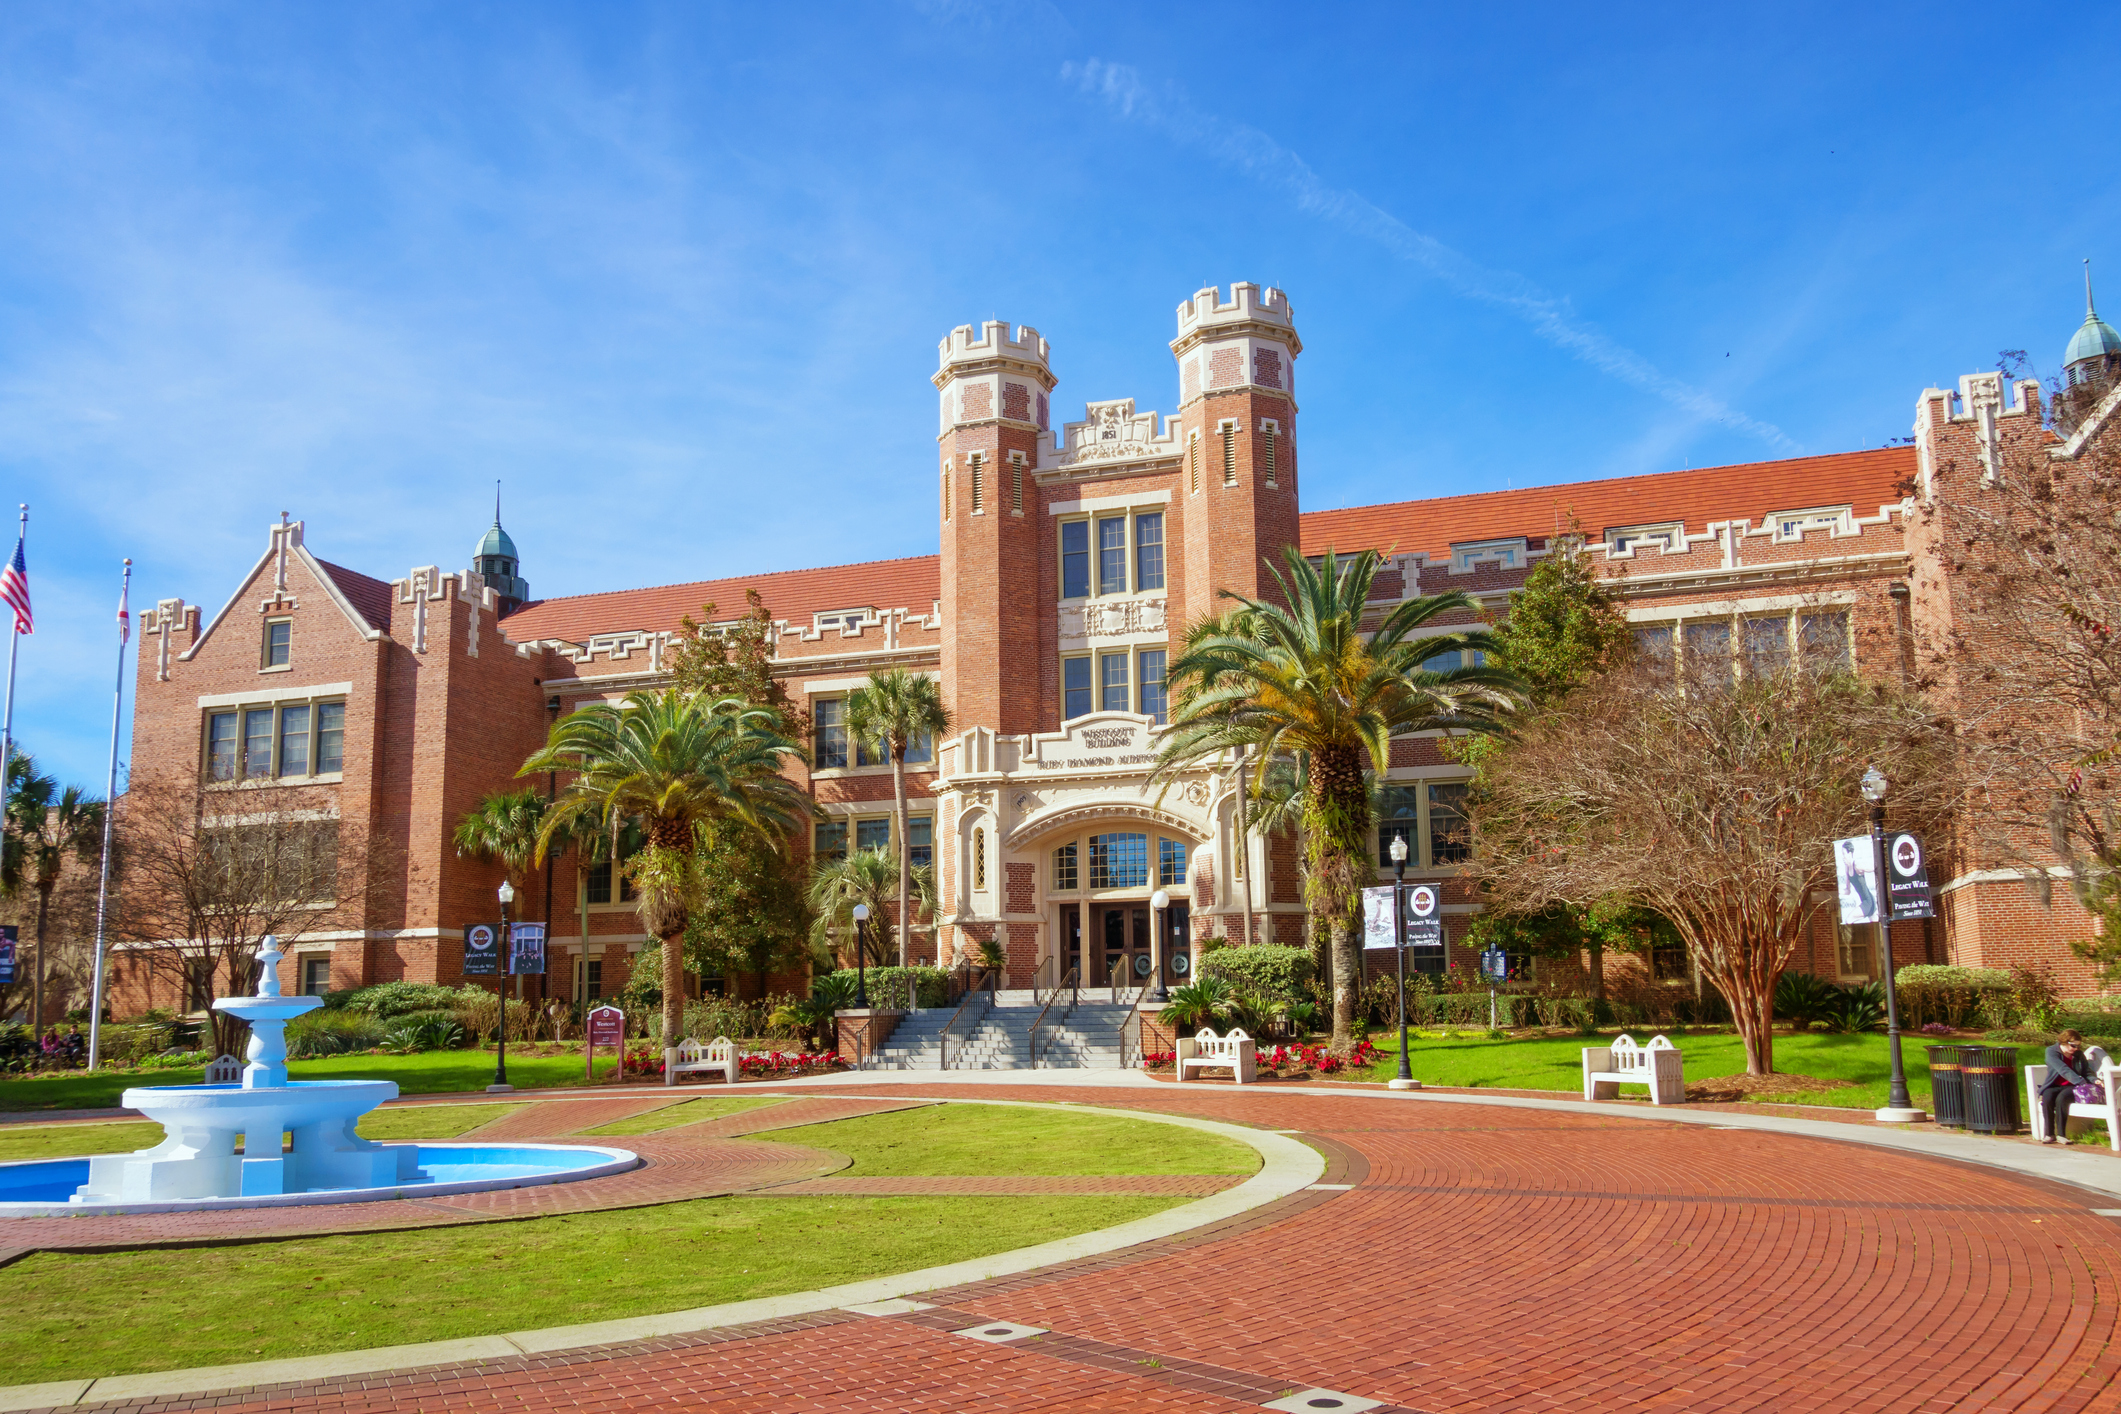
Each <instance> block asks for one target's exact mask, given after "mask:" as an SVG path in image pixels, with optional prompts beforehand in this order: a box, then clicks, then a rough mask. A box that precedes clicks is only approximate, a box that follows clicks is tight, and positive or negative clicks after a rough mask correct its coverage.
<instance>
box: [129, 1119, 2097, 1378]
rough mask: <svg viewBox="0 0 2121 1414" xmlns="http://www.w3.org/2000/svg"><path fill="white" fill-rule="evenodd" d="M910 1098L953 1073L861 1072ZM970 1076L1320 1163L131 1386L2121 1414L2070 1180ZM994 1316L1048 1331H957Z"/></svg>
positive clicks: (2084, 1229)
mask: <svg viewBox="0 0 2121 1414" xmlns="http://www.w3.org/2000/svg"><path fill="white" fill-rule="evenodd" d="M894 1092H896V1093H899V1094H903V1095H909V1096H920V1095H937V1094H945V1093H949V1089H948V1087H947V1086H944V1085H942V1084H940V1083H936V1082H930V1083H925V1084H920V1085H916V1086H907V1087H903V1088H900V1087H885V1088H883V1089H881V1090H879V1089H878V1088H875V1087H865V1088H864V1089H863V1090H862V1092H861V1093H862V1095H863V1096H864V1097H869V1096H876V1097H878V1098H884V1097H888V1096H889V1095H891V1094H892V1093H894ZM958 1093H961V1094H963V1095H964V1096H965V1097H966V1098H970V1099H1029V1100H1036V1101H1044V1102H1052V1101H1059V1100H1073V1101H1077V1102H1081V1103H1085V1104H1089V1105H1098V1106H1103V1107H1109V1108H1117V1109H1151V1110H1156V1111H1162V1112H1169V1113H1187V1114H1196V1115H1202V1116H1206V1117H1209V1118H1215V1119H1222V1120H1227V1121H1233V1122H1238V1123H1250V1124H1255V1125H1259V1126H1262V1127H1266V1128H1276V1129H1281V1128H1289V1127H1292V1126H1302V1127H1303V1129H1304V1133H1305V1136H1306V1137H1307V1138H1308V1139H1310V1140H1312V1141H1313V1142H1315V1143H1317V1144H1318V1145H1319V1147H1320V1148H1321V1149H1323V1150H1324V1151H1325V1152H1326V1153H1327V1155H1328V1156H1329V1166H1328V1171H1327V1173H1326V1175H1325V1177H1324V1179H1323V1181H1322V1183H1321V1186H1320V1187H1319V1188H1318V1189H1315V1190H1312V1191H1307V1192H1304V1193H1299V1194H1296V1195H1293V1196H1292V1197H1290V1198H1287V1199H1284V1200H1282V1201H1281V1202H1279V1203H1277V1204H1273V1205H1270V1206H1269V1207H1266V1208H1262V1209H1257V1210H1254V1211H1253V1212H1251V1213H1247V1214H1245V1215H1243V1216H1241V1217H1239V1218H1235V1219H1231V1220H1230V1221H1228V1222H1226V1223H1224V1224H1222V1225H1220V1226H1218V1227H1215V1228H1210V1229H1204V1230H1201V1231H1197V1232H1192V1233H1187V1234H1183V1235H1181V1236H1180V1237H1177V1238H1173V1239H1169V1240H1167V1241H1164V1242H1156V1243H1149V1244H1144V1245H1143V1246H1141V1247H1138V1248H1134V1249H1130V1250H1129V1251H1127V1252H1121V1253H1111V1254H1106V1255H1104V1256H1101V1257H1096V1258H1091V1259H1086V1260H1085V1261H1082V1262H1078V1263H1071V1264H1067V1265H1063V1266H1060V1267H1055V1268H1048V1269H1045V1270H1042V1271H1039V1272H1034V1273H1028V1274H1024V1275H1020V1276H1015V1277H1009V1278H1004V1279H1000V1280H996V1281H992V1282H984V1283H977V1284H973V1285H969V1286H965V1287H960V1288H956V1289H953V1290H951V1291H946V1292H931V1293H927V1294H925V1296H924V1298H923V1299H924V1300H926V1301H928V1302H932V1303H934V1309H928V1310H915V1311H908V1312H905V1313H903V1314H898V1315H889V1316H868V1317H855V1316H851V1315H843V1314H840V1313H832V1314H827V1315H822V1316H812V1317H807V1318H802V1319H798V1320H791V1321H786V1322H781V1323H777V1324H775V1325H771V1326H761V1327H752V1328H748V1329H737V1330H725V1331H717V1332H711V1333H702V1334H699V1335H695V1336H687V1337H683V1338H672V1339H667V1340H662V1341H657V1342H652V1343H647V1344H643V1345H638V1346H629V1347H609V1348H603V1349H592V1350H585V1351H577V1352H569V1353H565V1354H562V1355H559V1356H555V1357H540V1358H536V1359H531V1358H527V1357H525V1358H520V1359H514V1360H495V1361H485V1362H480V1363H478V1364H475V1365H468V1366H457V1367H450V1368H442V1369H430V1370H426V1371H416V1372H408V1373H405V1374H402V1375H398V1376H393V1377H389V1378H378V1377H374V1376H363V1377H359V1378H350V1379H347V1380H343V1381H327V1382H321V1383H319V1384H315V1385H308V1386H302V1387H283V1388H279V1389H275V1390H272V1391H260V1390H253V1391H242V1392H234V1393H230V1394H225V1395H221V1396H207V1397H200V1396H187V1397H184V1398H181V1399H171V1400H167V1401H162V1402H159V1403H154V1402H150V1403H142V1404H137V1405H132V1406H122V1407H127V1408H137V1409H148V1408H153V1409H156V1410H176V1409H179V1408H207V1407H215V1408H223V1409H241V1410H245V1411H250V1410H256V1411H261V1414H262V1411H266V1410H282V1409H296V1408H301V1409H308V1408H318V1409H326V1410H346V1411H355V1410H360V1411H383V1410H390V1411H411V1410H418V1409H427V1410H436V1409H464V1410H501V1409H508V1410H517V1411H524V1414H536V1411H544V1410H552V1409H561V1408H567V1409H593V1410H620V1409H626V1410H633V1409H649V1408H666V1407H682V1408H686V1409H693V1410H714V1411H721V1410H746V1411H752V1410H780V1409H803V1408H813V1407H814V1408H820V1409H823V1408H834V1409H840V1408H851V1409H863V1410H885V1409H889V1410H938V1411H940V1410H945V1409H953V1410H954V1409H965V1408H978V1409H982V1410H986V1409H992V1410H1012V1411H1013V1410H1034V1409H1035V1410H1046V1409H1069V1410H1135V1409H1169V1410H1234V1409H1248V1408H1249V1409H1257V1408H1259V1407H1260V1405H1261V1404H1262V1403H1265V1402H1266V1401H1267V1400H1269V1399H1272V1398H1276V1397H1278V1396H1280V1395H1281V1394H1282V1393H1283V1392H1285V1391H1291V1392H1293V1391H1297V1390H1304V1389H1308V1388H1312V1387H1322V1388H1325V1389H1328V1390H1337V1391H1343V1392H1345V1393H1348V1394H1351V1395H1355V1396H1359V1397H1361V1398H1363V1399H1366V1400H1376V1401H1379V1402H1380V1403H1381V1404H1382V1405H1384V1406H1385V1407H1387V1408H1390V1409H1398V1410H1413V1411H1427V1414H1446V1411H1449V1414H1458V1411H1498V1414H1499V1412H1500V1411H1510V1414H1518V1411H1557V1412H1558V1411H1564V1410H1566V1411H1580V1410H1600V1411H1604V1410H1620V1409H1629V1410H1647V1409H1658V1410H1686V1411H1741V1410H1743V1411H1778V1414H1792V1412H1793V1411H1810V1410H1837V1411H1839V1410H1850V1411H1880V1414H1884V1411H1892V1412H1893V1414H1901V1412H1902V1411H1921V1414H1941V1411H1991V1410H1998V1411H2000V1410H2039V1411H2043V1414H2045V1412H2046V1411H2054V1412H2055V1414H2070V1412H2071V1411H2079V1410H2121V1385H2117V1377H2121V1222H2116V1221H2115V1220H2114V1219H2110V1218H2103V1217H2097V1216H2094V1215H2092V1213H2091V1212H2090V1211H2089V1210H2090V1209H2091V1208H2093V1207H2102V1206H2106V1204H2107V1203H2109V1202H2110V1201H2111V1200H2110V1199H2108V1200H2102V1199H2101V1198H2100V1197H2098V1196H2095V1195H2091V1194H2087V1193H2085V1192H2082V1191H2079V1190H2076V1189H2071V1188H2068V1187H2066V1186H2063V1185H2061V1184H2056V1183H2051V1182H2046V1181H2042V1180H2037V1179H2030V1178H2024V1177H2019V1176H2015V1175H2011V1174H2007V1173H2002V1172H1999V1171H1995V1170H1990V1169H1986V1168H1982V1167H1979V1166H1975V1165H1968V1164H1957V1163H1952V1162H1949V1161H1945V1160H1937V1159H1929V1158H1924V1157H1919V1156H1911V1155H1907V1154H1903V1153H1897V1152H1890V1151H1885V1150H1878V1149H1869V1148H1864V1147H1861V1146H1857V1145H1851V1144H1842V1143H1835V1142H1830V1141H1826V1140H1821V1139H1813V1138H1808V1137H1800V1136H1791V1135H1781V1134H1768V1133H1760V1132H1755V1131H1750V1130H1723V1129H1714V1128H1709V1127H1706V1126H1693V1125H1684V1126H1682V1125H1668V1124H1660V1123H1657V1122H1655V1121H1638V1120H1632V1119H1614V1118H1608V1117H1605V1116H1598V1115H1588V1114H1570V1113H1565V1112H1550V1111H1536V1110H1503V1109H1479V1108H1474V1107H1468V1106H1460V1105H1448V1106H1446V1105H1424V1104H1418V1103H1398V1104H1395V1103H1389V1102H1380V1101H1377V1100H1372V1099H1367V1098H1363V1097H1359V1096H1352V1095H1350V1096H1336V1095H1326V1094H1316V1095H1309V1096H1305V1097H1304V1098H1302V1099H1301V1100H1297V1099H1294V1098H1292V1097H1288V1096H1283V1095H1268V1094H1256V1093H1246V1092H1245V1091H1243V1090H1239V1089H1237V1088H1234V1087H1202V1088H1200V1089H1192V1088H1190V1087H1189V1088H1188V1089H1186V1090H1183V1091H1181V1090H1178V1089H1176V1088H1173V1089H1170V1090H1158V1091H1150V1092H1143V1091H1134V1092H1113V1091H1109V1090H1090V1089H1084V1090H1055V1089H1047V1088H1039V1089H1032V1088H1030V1087H1024V1088H1021V1089H1019V1088H1016V1087H987V1086H982V1087H979V1088H977V1089H973V1088H971V1087H966V1088H965V1089H963V1090H962V1091H959V1092H958ZM738 1118H741V1116H740V1117H738ZM652 1137H654V1136H643V1138H644V1139H646V1138H652ZM1339 1184H1345V1185H1350V1186H1349V1187H1347V1188H1346V1189H1345V1190H1340V1189H1335V1188H1330V1187H1327V1186H1326V1185H1339ZM585 1316H588V1317H590V1318H593V1317H594V1313H585ZM996 1322H1009V1323H1015V1324H1017V1325H1021V1326H1025V1327H1035V1328H1042V1332H1043V1333H1041V1334H1037V1335H1027V1336H1026V1337H1024V1338H1021V1339H1015V1340H1008V1341H1005V1342H1004V1343H1000V1344H990V1343H985V1342H982V1341H980V1340H977V1339H974V1338H972V1337H970V1336H966V1335H954V1334H951V1332H952V1331H955V1330H962V1329H966V1328H967V1327H978V1326H981V1325H987V1324H991V1323H996ZM106 1407H110V1408H116V1407H121V1406H106Z"/></svg>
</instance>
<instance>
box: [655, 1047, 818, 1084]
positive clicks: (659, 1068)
mask: <svg viewBox="0 0 2121 1414" xmlns="http://www.w3.org/2000/svg"><path fill="white" fill-rule="evenodd" d="M845 1064H846V1062H845V1061H843V1060H842V1059H840V1053H839V1052H838V1051H815V1052H813V1051H798V1052H795V1053H794V1054H792V1055H791V1054H789V1053H788V1052H786V1051H767V1052H764V1053H757V1052H754V1053H751V1054H748V1055H741V1056H738V1057H737V1058H736V1069H737V1074H739V1075H744V1076H754V1077H763V1076H768V1075H802V1074H804V1073H806V1072H808V1071H813V1070H838V1069H839V1068H840V1067H841V1066H843V1065H845ZM623 1065H624V1067H625V1073H626V1075H627V1077H628V1078H636V1077H637V1078H639V1079H642V1080H659V1079H661V1078H662V1076H663V1052H662V1051H661V1050H660V1049H656V1050H639V1051H628V1052H626V1055H625V1058H624V1061H623Z"/></svg>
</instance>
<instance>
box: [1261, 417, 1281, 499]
mask: <svg viewBox="0 0 2121 1414" xmlns="http://www.w3.org/2000/svg"><path fill="white" fill-rule="evenodd" d="M1261 434H1262V435H1263V436H1264V437H1265V438H1266V439H1267V447H1266V452H1267V484H1268V485H1269V486H1272V485H1274V444H1275V443H1276V442H1278V441H1280V440H1281V439H1280V438H1278V437H1276V436H1275V435H1274V424H1273V423H1271V422H1270V423H1268V424H1267V425H1266V427H1264V428H1262V429H1261Z"/></svg>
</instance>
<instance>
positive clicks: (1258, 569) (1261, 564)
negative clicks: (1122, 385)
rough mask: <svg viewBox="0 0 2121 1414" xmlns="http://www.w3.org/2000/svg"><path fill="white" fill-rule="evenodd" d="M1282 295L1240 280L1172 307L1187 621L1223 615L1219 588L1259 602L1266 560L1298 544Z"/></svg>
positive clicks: (1292, 353) (1292, 388)
mask: <svg viewBox="0 0 2121 1414" xmlns="http://www.w3.org/2000/svg"><path fill="white" fill-rule="evenodd" d="M1302 352H1303V341H1302V340H1301V339H1299V338H1298V337H1297V336H1296V320H1295V315H1294V313H1293V312H1292V311H1291V310H1290V308H1289V297H1288V296H1287V295H1286V294H1284V293H1282V292H1281V291H1280V290H1276V289H1265V290H1263V289H1261V288H1260V287H1259V286H1257V285H1254V284H1250V283H1248V282H1245V281H1239V282H1238V283H1237V284H1234V285H1232V286H1231V287H1230V298H1229V299H1228V300H1227V301H1225V300H1224V299H1223V298H1222V292H1221V291H1220V290H1219V289H1215V288H1212V287H1211V288H1207V289H1203V290H1201V291H1199V292H1198V293H1196V294H1195V295H1194V296H1193V298H1192V299H1190V300H1187V301H1186V302H1185V303H1184V304H1181V305H1180V306H1179V307H1178V337H1177V338H1175V339H1173V340H1172V341H1171V353H1172V355H1173V357H1175V358H1176V359H1177V360H1178V385H1179V410H1178V414H1177V416H1176V418H1175V419H1174V421H1176V422H1178V423H1179V424H1180V426H1179V437H1180V439H1181V442H1182V445H1183V447H1184V462H1183V474H1184V483H1183V488H1184V489H1183V493H1182V494H1183V496H1184V499H1185V504H1186V514H1185V516H1184V518H1183V522H1184V537H1185V546H1184V553H1185V558H1186V575H1185V603H1184V606H1183V613H1182V615H1181V616H1180V617H1181V618H1182V620H1186V621H1190V620H1192V619H1195V618H1198V617H1199V616H1201V615H1203V614H1208V613H1214V612H1218V610H1219V607H1221V606H1220V605H1219V603H1218V600H1217V593H1218V591H1220V590H1224V589H1229V590H1234V591H1236V592H1237V593H1240V594H1245V595H1250V596H1258V595H1260V594H1262V593H1263V592H1266V591H1268V590H1270V589H1271V588H1272V586H1273V583H1274V581H1273V579H1272V578H1271V576H1270V575H1269V574H1268V573H1267V568H1266V562H1269V561H1273V562H1278V561H1279V559H1280V556H1281V550H1282V547H1283V546H1285V545H1293V544H1295V543H1296V541H1297V506H1296V357H1297V355H1298V354H1300V353H1302Z"/></svg>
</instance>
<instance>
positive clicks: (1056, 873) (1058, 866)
mask: <svg viewBox="0 0 2121 1414" xmlns="http://www.w3.org/2000/svg"><path fill="white" fill-rule="evenodd" d="M1075 879H1076V873H1075V843H1074V841H1072V840H1071V841H1070V842H1068V843H1067V844H1064V845H1062V846H1060V847H1059V848H1058V849H1056V850H1054V851H1053V890H1054V892H1055V893H1073V892H1074V891H1075Z"/></svg>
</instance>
